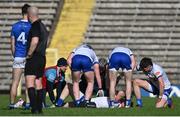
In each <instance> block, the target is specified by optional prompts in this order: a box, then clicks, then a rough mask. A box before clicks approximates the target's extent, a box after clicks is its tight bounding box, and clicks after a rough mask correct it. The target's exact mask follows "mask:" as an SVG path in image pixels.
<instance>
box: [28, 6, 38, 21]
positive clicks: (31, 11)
mask: <svg viewBox="0 0 180 117" xmlns="http://www.w3.org/2000/svg"><path fill="white" fill-rule="evenodd" d="M38 14H39V9H38V8H37V7H29V8H28V19H29V20H30V21H31V22H34V21H35V20H37V19H38Z"/></svg>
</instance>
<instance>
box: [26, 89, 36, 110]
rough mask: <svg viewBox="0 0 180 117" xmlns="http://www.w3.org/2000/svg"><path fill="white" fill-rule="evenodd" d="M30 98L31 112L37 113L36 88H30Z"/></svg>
mask: <svg viewBox="0 0 180 117" xmlns="http://www.w3.org/2000/svg"><path fill="white" fill-rule="evenodd" d="M28 96H29V100H30V106H31V108H32V109H31V112H32V113H35V112H36V94H35V88H34V87H30V88H28Z"/></svg>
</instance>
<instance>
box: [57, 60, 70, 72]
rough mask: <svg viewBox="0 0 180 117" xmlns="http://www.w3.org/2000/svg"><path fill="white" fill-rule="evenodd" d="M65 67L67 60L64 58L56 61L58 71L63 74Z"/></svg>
mask: <svg viewBox="0 0 180 117" xmlns="http://www.w3.org/2000/svg"><path fill="white" fill-rule="evenodd" d="M67 66H68V64H67V60H66V59H65V58H59V60H58V61H57V67H60V69H61V70H62V71H64V72H65V71H66V69H67Z"/></svg>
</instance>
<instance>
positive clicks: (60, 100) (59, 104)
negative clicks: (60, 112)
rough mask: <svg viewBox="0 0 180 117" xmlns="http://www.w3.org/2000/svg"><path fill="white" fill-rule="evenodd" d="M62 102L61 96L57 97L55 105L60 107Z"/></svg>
mask: <svg viewBox="0 0 180 117" xmlns="http://www.w3.org/2000/svg"><path fill="white" fill-rule="evenodd" d="M63 104H64V100H62V99H61V98H59V99H58V101H57V103H56V106H58V107H61V106H62V105H63Z"/></svg>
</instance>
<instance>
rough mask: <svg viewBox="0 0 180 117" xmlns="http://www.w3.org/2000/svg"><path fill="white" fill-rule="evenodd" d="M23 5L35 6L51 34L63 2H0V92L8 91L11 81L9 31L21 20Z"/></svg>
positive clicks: (60, 0) (19, 0)
mask: <svg viewBox="0 0 180 117" xmlns="http://www.w3.org/2000/svg"><path fill="white" fill-rule="evenodd" d="M24 3H28V4H30V5H32V6H37V7H38V8H39V9H40V10H39V12H40V18H41V19H42V21H43V22H44V23H45V25H46V26H47V29H48V31H49V33H50V34H51V33H52V29H53V26H54V22H55V21H56V20H57V18H56V17H58V13H59V12H58V10H59V6H61V5H60V4H61V3H63V0H1V1H0V9H1V12H0V15H1V18H0V90H9V86H10V85H9V84H10V83H11V79H12V75H11V73H12V59H13V58H12V55H11V50H10V30H11V26H12V24H13V23H15V22H17V21H18V20H19V19H21V7H22V6H23V5H24Z"/></svg>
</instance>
